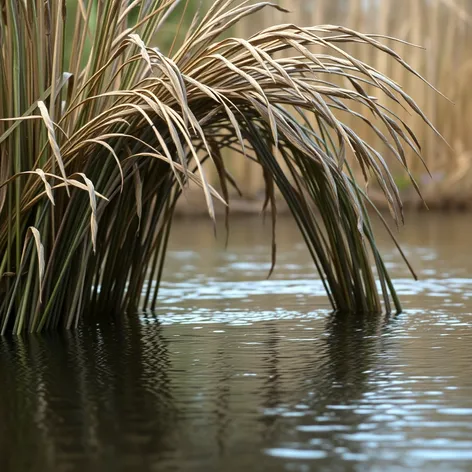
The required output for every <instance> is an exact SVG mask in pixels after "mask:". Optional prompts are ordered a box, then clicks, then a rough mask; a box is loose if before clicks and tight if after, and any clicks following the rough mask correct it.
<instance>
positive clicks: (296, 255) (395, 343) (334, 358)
mask: <svg viewBox="0 0 472 472" xmlns="http://www.w3.org/2000/svg"><path fill="white" fill-rule="evenodd" d="M268 234H269V232H268V229H264V228H262V227H261V225H260V223H259V220H236V221H234V222H233V233H232V238H231V240H230V245H229V248H228V249H227V250H225V249H224V247H223V244H222V243H221V242H215V241H214V239H213V237H212V230H211V228H210V227H209V226H208V225H207V224H205V223H202V222H199V221H191V222H186V223H185V222H177V223H176V226H175V229H174V233H173V237H172V248H171V249H172V250H171V252H170V254H169V259H168V264H167V270H166V275H165V283H164V285H163V288H162V293H161V305H160V308H159V311H158V312H157V313H154V314H152V315H151V314H148V315H145V316H141V317H130V318H128V319H122V320H118V321H114V322H113V323H112V324H111V325H110V324H107V325H106V326H101V325H100V324H97V325H94V326H88V327H83V328H82V329H81V330H80V331H78V332H76V333H69V334H66V335H64V334H60V335H59V334H56V335H47V336H35V337H30V338H23V339H9V340H1V341H0V378H1V387H0V471H2V472H3V471H7V472H9V471H15V472H16V471H18V472H23V471H35V472H55V471H144V472H145V471H163V470H169V471H174V470H175V471H180V470H182V471H300V472H304V471H311V470H317V471H318V470H321V471H324V470H326V471H351V470H352V471H404V470H405V471H406V470H408V471H410V470H413V471H414V470H421V471H423V470H424V471H439V470H441V471H443V470H444V471H469V470H471V471H472V334H471V333H472V330H471V328H472V314H471V311H472V310H471V299H472V277H471V275H470V273H471V270H472V255H471V250H470V238H471V234H472V219H471V218H470V217H469V216H463V215H462V216H461V215H458V216H444V215H441V216H432V215H430V216H424V215H420V216H414V217H410V218H409V219H408V226H407V228H406V229H405V230H403V232H402V234H401V238H400V239H401V240H402V242H403V246H404V248H405V249H406V252H407V253H408V254H409V256H410V258H411V260H412V262H413V263H414V265H415V267H416V268H417V270H418V273H419V275H420V276H421V279H422V280H421V282H414V281H413V280H411V279H410V278H409V277H408V272H407V270H406V269H405V268H404V266H403V265H402V264H401V263H400V258H399V256H398V254H397V253H396V252H395V251H393V249H392V245H391V244H390V243H389V242H388V241H387V238H385V241H382V242H381V246H382V247H383V250H384V252H385V253H386V254H387V260H388V265H389V267H390V269H391V271H392V273H393V274H394V278H395V280H396V284H397V286H398V288H399V292H400V294H401V296H402V299H403V300H404V302H405V306H406V311H405V313H404V314H402V315H400V316H398V317H392V318H390V319H372V318H370V319H368V318H365V319H363V318H359V317H344V318H340V317H333V316H331V315H330V312H329V307H328V305H327V300H326V297H325V296H324V294H323V290H322V287H321V284H320V283H319V281H318V280H317V279H316V278H315V277H314V274H313V267H312V264H311V263H310V260H309V257H308V256H307V253H306V251H305V249H304V247H303V244H302V243H301V241H300V238H299V236H298V234H297V231H296V229H295V228H294V227H293V224H292V223H291V222H290V221H289V220H287V221H285V222H284V221H281V222H280V233H279V239H278V246H279V263H278V268H277V271H276V273H275V274H274V276H273V278H272V279H271V280H270V281H267V280H265V275H266V274H267V271H268V269H269V266H270V264H269V258H270V251H269V238H268ZM222 239H224V238H223V237H222Z"/></svg>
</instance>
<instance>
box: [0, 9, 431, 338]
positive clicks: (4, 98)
mask: <svg viewBox="0 0 472 472" xmlns="http://www.w3.org/2000/svg"><path fill="white" fill-rule="evenodd" d="M179 3H180V2H178V1H176V0H146V1H144V0H133V1H131V0H108V1H98V2H95V1H92V0H79V1H78V8H77V12H76V14H75V18H74V21H73V31H72V35H71V36H72V38H73V40H72V41H73V42H72V44H73V48H72V50H71V51H70V53H68V54H67V56H68V60H66V58H65V57H66V53H65V49H66V48H65V39H64V38H65V37H67V35H68V34H69V35H70V32H69V31H67V30H66V27H65V26H66V25H67V24H70V23H68V22H67V16H66V15H67V9H66V4H65V3H64V2H62V1H58V0H46V1H45V0H31V1H29V2H23V1H19V2H17V1H6V2H4V3H3V9H2V11H1V15H0V18H1V23H0V41H1V55H0V77H1V79H0V80H1V87H0V93H1V105H0V110H1V112H0V113H1V117H2V120H1V121H0V153H1V155H0V163H1V165H0V183H1V188H0V212H1V220H0V250H1V251H0V258H1V259H0V274H1V293H2V297H1V300H0V330H1V332H2V333H5V332H6V331H9V330H12V331H13V332H14V333H21V332H23V331H30V332H36V331H40V330H43V329H52V328H57V327H60V326H63V327H66V328H71V327H74V326H76V325H77V323H78V321H79V320H80V318H81V316H82V315H83V314H84V313H92V312H93V313H103V312H105V313H113V312H117V311H124V310H130V311H133V310H136V309H138V308H151V309H152V308H153V307H154V306H155V305H156V299H157V293H158V292H157V287H158V285H159V281H160V278H161V274H162V268H163V264H164V259H165V253H166V247H167V243H168V239H169V232H170V228H171V223H172V215H173V211H174V207H175V204H176V201H177V199H178V197H179V196H180V195H181V194H182V193H184V192H185V191H186V189H187V187H188V185H189V183H190V182H194V183H196V184H197V185H198V186H200V187H201V189H202V192H203V193H204V195H205V199H206V204H207V207H208V213H209V215H210V217H211V218H214V201H216V200H219V201H222V202H224V203H225V204H226V203H227V200H228V195H229V188H230V187H231V186H237V182H235V181H234V179H233V177H232V176H231V175H230V173H229V172H228V166H227V164H228V163H227V161H226V160H225V159H224V158H223V157H222V150H223V149H225V148H231V149H235V150H237V151H238V152H239V159H252V160H254V161H256V162H257V163H258V164H259V165H260V166H261V167H262V169H263V176H264V182H265V191H266V202H265V206H267V207H270V209H271V214H272V224H273V231H274V233H273V234H274V241H273V262H274V263H275V248H276V246H275V234H276V200H275V189H276V188H278V189H279V190H280V192H281V194H282V195H283V197H284V198H285V200H286V201H287V203H288V205H289V207H290V209H291V211H292V213H293V215H294V218H295V220H296V222H297V224H298V226H299V228H300V231H301V232H302V234H303V236H304V238H305V241H306V244H307V246H308V248H309V250H310V253H311V255H312V257H313V260H314V262H315V265H316V267H317V269H318V271H319V273H320V276H321V277H322V279H323V281H324V283H325V286H326V290H327V292H328V295H329V297H330V300H331V302H332V304H333V306H334V307H335V308H336V309H338V310H343V311H363V312H376V311H379V310H381V309H382V300H383V302H384V303H385V308H386V310H390V309H391V302H393V304H394V307H395V309H397V310H399V309H400V303H399V301H398V298H397V296H396V294H395V290H394V287H393V285H392V282H391V280H390V278H389V275H388V273H387V271H386V268H385V265H384V263H383V261H382V258H381V256H380V254H379V252H378V250H377V248H376V246H375V240H374V236H373V234H372V229H371V226H370V222H369V217H368V214H367V206H368V205H369V200H368V198H367V197H366V195H365V193H364V190H363V187H362V185H361V184H360V183H358V182H357V181H356V179H355V178H354V169H353V166H352V164H351V162H352V160H351V158H354V159H355V162H356V166H357V167H358V168H359V169H361V171H362V173H363V175H364V178H365V179H366V180H368V179H371V180H374V181H376V182H378V185H379V186H380V188H381V189H382V191H383V192H384V195H385V198H386V200H387V201H388V203H389V206H390V208H391V211H392V215H393V216H394V217H395V218H396V219H397V220H401V217H402V216H401V214H402V212H401V208H402V206H401V201H400V198H399V193H398V190H397V187H396V184H395V182H394V179H393V177H392V175H391V173H390V172H389V169H388V167H387V166H386V165H385V162H384V160H383V158H382V155H381V154H380V153H379V152H378V151H377V150H376V149H375V147H373V146H372V145H371V144H369V143H368V142H366V141H365V140H364V139H362V138H361V136H360V135H358V134H356V131H355V127H354V126H348V125H347V124H346V123H345V122H344V121H343V120H341V119H340V118H339V117H338V113H342V114H343V115H344V116H347V117H349V119H351V118H352V119H354V121H355V122H356V123H359V124H362V125H363V126H365V125H367V126H368V127H369V128H370V129H371V130H372V131H373V132H374V133H375V135H376V136H377V138H378V139H379V140H380V142H381V143H383V144H382V145H383V146H387V147H388V149H389V150H390V152H391V153H392V154H393V155H394V156H395V157H396V158H397V160H398V163H399V165H401V166H402V167H403V168H404V169H405V170H407V168H408V165H407V160H406V154H405V148H410V149H411V150H412V151H413V152H414V153H416V154H419V146H418V143H417V141H416V138H415V136H414V135H413V133H412V132H411V131H410V128H409V127H408V126H407V125H406V124H405V123H404V122H403V121H402V120H401V118H399V117H396V116H395V115H394V114H392V113H391V112H390V110H389V109H388V108H386V107H385V106H384V103H387V102H388V103H391V104H402V106H403V107H406V108H408V109H409V110H410V112H412V113H413V115H417V116H419V117H420V119H422V120H424V121H425V122H426V123H427V124H429V122H428V120H427V119H426V117H425V115H424V114H423V113H422V111H421V110H420V109H419V107H418V106H417V105H416V104H415V102H414V101H413V100H412V98H410V97H409V96H408V95H407V94H406V92H404V91H403V90H402V89H401V88H400V86H399V85H398V84H396V83H395V82H393V81H391V80H390V79H389V78H388V77H387V76H385V75H383V74H381V73H379V72H378V71H376V70H375V69H374V68H373V67H371V66H370V65H368V64H367V63H364V62H362V61H360V60H357V59H356V58H355V57H354V56H352V55H350V54H348V53H347V52H345V49H344V48H345V46H348V45H349V44H351V45H352V44H353V45H355V46H357V45H359V44H363V45H365V47H368V48H371V49H373V50H377V51H379V52H381V53H382V54H385V55H386V56H387V57H390V58H391V59H392V60H394V61H396V62H397V63H398V64H399V65H400V66H401V67H403V68H404V69H405V70H406V71H408V73H409V74H411V75H414V76H416V77H418V74H417V73H416V72H415V71H414V70H413V69H412V68H410V66H408V65H407V64H406V63H405V62H404V61H403V59H402V58H401V57H400V56H399V55H397V53H395V52H394V51H393V50H392V49H390V48H389V47H387V46H386V45H385V44H384V43H383V40H382V38H379V37H378V36H372V35H362V34H360V33H357V32H355V31H353V30H350V29H348V28H343V27H337V26H329V25H325V26H318V27H304V28H301V27H297V26H294V25H291V24H283V25H280V26H273V27H269V28H266V29H264V30H262V31H261V32H259V33H257V34H255V35H253V36H252V37H251V38H250V39H240V38H235V37H227V38H223V39H221V38H222V35H223V34H224V33H226V32H227V31H228V30H229V29H230V28H232V27H233V26H234V25H235V24H236V23H237V22H238V21H240V20H241V19H243V18H245V17H248V16H250V15H252V14H255V13H257V12H260V11H262V10H266V11H267V10H269V11H270V9H275V10H277V11H279V12H281V13H282V12H283V9H282V8H280V7H278V6H276V5H270V4H268V3H265V2H264V3H258V4H255V5H252V4H250V3H248V2H247V1H241V0H238V1H236V0H216V1H214V2H213V4H212V6H211V7H210V8H209V9H208V10H206V11H201V12H199V15H197V16H195V18H194V21H193V23H192V25H191V27H190V28H186V29H185V31H184V32H185V36H184V38H183V40H182V41H174V42H173V43H172V44H171V46H170V47H169V50H168V51H166V53H165V54H164V53H163V51H161V50H160V49H158V48H157V47H154V44H156V43H155V41H157V40H158V37H159V35H160V33H161V31H162V30H163V28H165V25H166V21H167V20H168V19H169V17H170V15H171V13H172V11H173V9H174V7H176V6H177V5H178V4H179ZM188 4H189V2H188V1H187V2H186V3H185V2H184V3H183V5H184V9H185V6H188ZM94 18H96V19H97V21H96V22H95V21H94ZM181 31H182V28H181V25H180V23H179V24H178V25H177V32H181ZM88 45H89V46H88ZM316 47H322V50H323V51H322V52H321V53H317V54H313V53H312V52H311V48H316ZM283 51H286V52H289V54H288V55H283V56H281V55H280V53H282V52H283ZM339 77H341V78H343V79H344V82H345V83H344V85H340V84H339V83H338V82H335V81H334V80H335V79H336V78H339ZM367 91H369V93H367ZM374 92H375V94H374ZM378 97H383V98H382V100H379V98H378ZM385 100H386V101H385ZM357 109H359V110H360V113H359V111H356V110H357ZM281 161H282V162H283V165H284V167H283V168H282V167H281V164H280V162H281ZM205 163H207V164H208V165H209V166H210V167H213V168H215V169H216V171H217V173H218V176H219V190H217V189H216V188H214V187H212V186H211V185H210V184H209V182H208V178H207V174H206V168H205V167H204V164H205ZM316 209H317V210H318V211H319V216H318V214H317V213H316ZM371 262H373V263H374V266H375V267H374V268H372V267H371ZM375 273H377V275H378V278H379V280H380V293H378V290H377V286H376V280H375ZM149 281H153V283H151V282H149Z"/></svg>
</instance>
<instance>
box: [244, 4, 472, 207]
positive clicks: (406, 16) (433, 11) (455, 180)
mask: <svg viewBox="0 0 472 472" xmlns="http://www.w3.org/2000/svg"><path fill="white" fill-rule="evenodd" d="M278 3H279V4H280V5H282V6H285V7H287V8H288V9H290V10H291V12H290V14H289V15H284V16H285V18H284V19H282V17H281V15H280V13H279V12H277V11H275V10H274V11H271V12H268V13H267V14H264V15H258V16H256V17H255V18H253V19H252V20H251V21H247V20H243V21H241V22H240V23H239V25H238V34H239V35H242V36H246V35H248V34H252V33H254V32H255V31H257V30H258V29H261V28H265V27H268V26H270V25H272V24H274V23H275V22H281V21H283V22H294V23H296V24H300V25H302V26H304V25H311V24H340V25H343V26H346V27H349V28H352V29H355V30H359V31H363V32H369V33H372V34H381V35H385V36H390V37H396V38H401V39H402V40H404V41H406V42H409V43H413V44H415V45H417V46H421V47H412V46H411V45H410V44H406V43H401V44H399V43H396V44H395V45H394V40H389V39H385V44H387V45H388V46H391V47H394V48H395V51H396V52H397V53H399V55H400V56H402V57H403V58H404V59H405V60H406V61H408V63H409V64H410V65H411V66H412V67H413V68H414V69H415V70H416V71H418V72H419V73H420V74H421V75H422V76H423V77H427V78H428V80H429V81H430V82H431V83H432V84H433V85H434V86H435V87H436V88H437V89H439V90H441V92H442V93H443V94H444V95H445V96H446V97H448V99H449V100H450V101H452V102H453V104H451V103H450V101H448V100H445V99H444V97H442V96H441V95H440V94H437V93H435V92H434V90H432V89H431V88H427V87H424V86H423V84H422V83H421V81H420V80H418V78H417V77H415V76H414V75H413V74H410V73H408V71H407V70H405V69H404V68H402V67H400V66H399V65H398V63H397V62H396V61H395V60H394V58H393V57H390V56H388V55H386V54H383V52H382V51H381V50H379V49H375V48H366V47H365V45H363V44H361V43H356V44H352V45H349V46H348V47H347V50H348V51H349V52H350V53H352V54H353V55H355V56H356V57H357V58H359V59H361V60H363V61H365V62H367V63H368V64H370V65H371V66H373V67H375V68H376V69H377V70H378V71H380V72H381V73H383V74H385V75H387V76H388V77H390V78H392V79H393V80H395V81H396V82H397V83H399V84H401V85H402V87H403V88H404V89H405V90H408V93H409V94H410V95H411V96H412V97H413V98H414V99H415V101H416V102H417V103H418V105H419V107H420V108H421V109H422V110H424V111H425V113H426V114H427V116H428V117H429V118H430V119H431V120H432V121H433V122H434V124H435V126H436V128H437V129H438V130H439V132H440V133H441V135H442V136H444V138H445V140H444V142H439V141H438V140H437V138H436V136H435V134H434V132H433V131H432V130H431V128H430V127H429V126H427V125H426V124H425V123H424V121H423V120H422V119H421V117H419V116H416V117H415V116H410V115H409V112H408V110H405V109H404V108H402V106H401V105H400V104H390V105H389V107H390V109H391V110H392V111H393V112H395V113H396V114H398V116H400V117H401V118H402V119H403V120H406V121H408V124H409V126H410V127H411V128H412V130H413V131H414V133H415V135H416V136H417V138H418V141H419V143H420V144H421V148H422V155H423V158H424V161H425V162H426V164H427V166H428V168H429V170H430V173H431V176H432V178H431V176H430V175H429V173H428V172H427V171H426V170H425V168H424V166H423V165H422V164H421V162H420V161H419V160H418V159H417V158H416V156H415V155H414V153H413V152H407V153H406V158H407V160H408V163H409V167H410V171H411V172H412V174H413V176H414V177H415V179H416V180H418V181H420V182H421V184H422V194H423V197H424V200H425V201H426V202H427V204H428V206H430V207H434V206H439V207H441V206H444V205H446V204H448V202H449V203H451V204H453V205H454V204H457V205H464V204H467V205H469V206H470V204H471V203H472V135H471V133H470V131H469V129H470V123H471V122H472V97H471V96H470V87H468V84H469V83H470V81H471V80H472V50H471V48H470V47H469V45H470V44H472V2H471V1H470V0H349V1H346V0H316V1H312V0H280V1H279V2H278ZM367 90H369V92H370V91H371V90H370V89H369V88H368V89H367ZM379 100H380V102H381V103H382V104H385V102H384V101H383V99H382V97H379ZM356 110H357V108H356ZM342 119H343V122H344V123H345V124H346V125H348V126H350V127H352V126H354V125H355V129H356V132H357V133H358V134H359V135H360V136H362V137H364V138H365V139H367V140H368V141H369V142H370V143H375V144H376V145H377V144H378V141H376V138H375V136H374V135H373V133H372V130H370V127H369V125H368V124H365V125H363V124H362V123H359V122H356V119H355V118H354V117H350V116H343V118H342ZM381 149H382V150H383V155H384V157H385V159H386V161H387V162H388V164H389V166H390V169H391V172H392V174H393V176H394V178H395V181H396V183H397V184H398V186H399V188H400V193H401V196H402V199H403V200H404V202H406V203H410V204H414V205H415V206H417V205H420V206H423V202H422V201H421V199H420V198H418V196H417V193H416V191H415V189H414V187H413V186H412V184H411V181H410V179H409V177H408V176H407V175H406V174H405V172H404V171H403V170H402V169H401V168H400V167H398V166H396V165H395V159H394V158H393V159H392V156H391V155H390V153H389V151H388V149H385V148H381ZM235 175H236V176H237V177H238V178H240V179H241V181H242V182H245V183H246V185H245V186H244V188H243V189H242V190H243V191H244V192H245V194H246V195H248V196H251V195H257V194H258V192H259V190H260V189H261V188H262V186H263V181H262V178H261V177H258V176H257V170H256V169H254V168H253V167H251V166H248V165H246V166H244V167H243V166H242V165H241V166H240V167H239V168H237V169H235ZM370 190H372V191H373V192H372V194H373V195H374V196H375V195H376V192H375V190H376V188H375V185H373V186H371V188H370ZM379 204H380V205H382V202H379Z"/></svg>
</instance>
